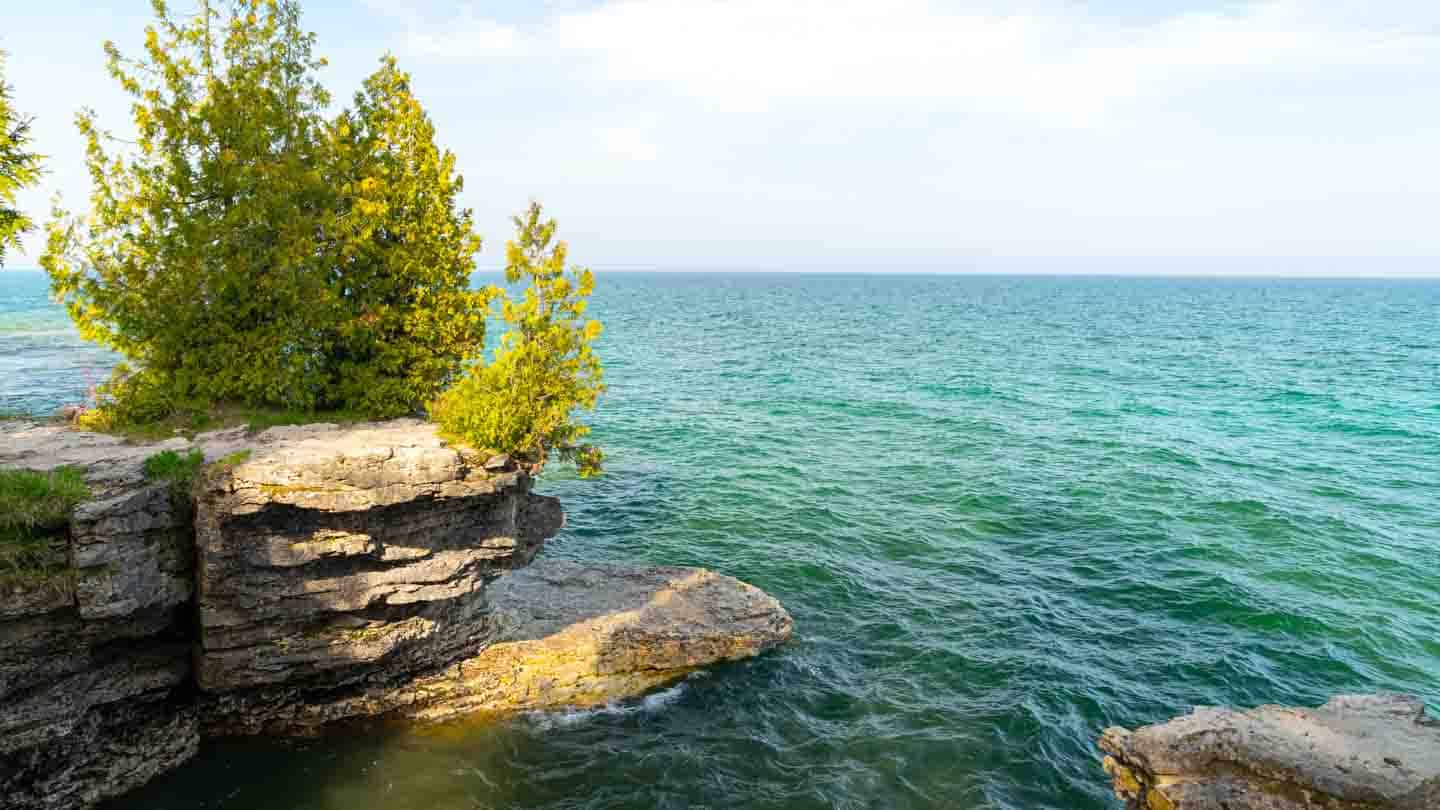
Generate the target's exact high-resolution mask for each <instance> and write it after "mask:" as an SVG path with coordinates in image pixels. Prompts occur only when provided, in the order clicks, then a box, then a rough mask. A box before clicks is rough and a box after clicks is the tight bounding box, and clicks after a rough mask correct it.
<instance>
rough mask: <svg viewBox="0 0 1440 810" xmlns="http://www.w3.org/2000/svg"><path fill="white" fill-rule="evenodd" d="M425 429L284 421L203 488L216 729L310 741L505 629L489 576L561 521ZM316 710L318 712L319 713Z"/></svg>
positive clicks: (203, 570) (202, 654)
mask: <svg viewBox="0 0 1440 810" xmlns="http://www.w3.org/2000/svg"><path fill="white" fill-rule="evenodd" d="M484 461H485V459H483V458H479V459H477V458H472V457H469V456H468V455H467V454H464V453H461V452H460V451H458V450H456V449H455V448H452V447H449V446H446V445H445V444H444V443H443V442H442V441H441V440H440V439H439V438H438V437H437V436H436V435H435V431H434V427H433V426H432V425H429V424H426V423H423V422H418V421H414V420H398V421H395V422H388V423H383V424H367V425H356V426H353V427H344V428H341V427H336V426H333V425H319V426H317V425H308V426H304V427H297V428H275V429H272V430H269V431H266V432H265V433H263V434H261V435H260V436H258V437H256V439H255V441H254V442H253V443H252V447H251V454H250V456H249V458H248V459H246V460H245V461H244V462H242V463H240V464H238V465H235V466H232V467H229V468H228V469H226V470H223V471H220V472H217V473H216V474H214V475H211V476H208V477H207V478H206V480H205V481H204V483H203V485H202V486H201V487H200V488H199V490H198V500H197V518H196V544H197V547H198V549H199V566H198V572H199V588H200V599H199V613H198V615H199V617H200V628H199V629H200V642H201V644H200V651H199V655H198V656H197V675H198V679H199V685H200V687H201V689H202V690H204V691H205V692H207V693H210V697H208V698H207V710H206V712H205V719H206V723H207V724H208V726H209V727H210V728H211V729H212V730H213V731H216V732H242V733H251V732H256V731H261V730H264V731H271V732H276V731H297V730H302V731H303V730H305V729H306V728H309V727H311V726H312V725H314V724H316V723H319V722H327V721H329V720H334V719H339V718H342V717H346V716H349V715H350V714H351V713H363V712H364V711H366V710H365V708H364V707H365V706H366V705H368V703H370V702H373V701H380V702H383V701H384V700H385V697H384V694H385V693H386V692H389V691H392V690H394V689H398V688H403V686H404V683H405V682H406V680H407V679H408V678H409V677H412V676H414V675H416V674H425V673H429V672H433V671H436V670H438V669H441V668H443V667H445V666H448V665H449V664H451V663H453V662H455V661H457V660H460V659H463V658H465V657H468V656H470V655H474V654H475V653H476V652H477V651H478V650H479V649H480V648H481V647H482V646H483V645H484V644H485V643H486V642H488V641H489V640H490V639H491V638H492V637H493V626H492V623H491V622H490V621H489V619H488V610H487V607H486V603H485V584H486V582H487V581H488V580H490V579H492V578H494V577H495V576H497V575H498V574H499V573H500V572H501V571H503V570H505V569H508V568H513V567H516V566H521V565H525V564H527V563H528V562H529V561H530V560H531V559H532V558H533V557H534V556H535V554H536V553H537V552H538V551H539V550H540V547H541V545H542V544H543V543H544V541H545V539H546V538H548V537H550V536H552V535H553V534H555V532H557V531H559V529H560V527H561V525H562V524H563V513H562V512H561V510H560V504H559V502H558V501H556V500H555V499H553V498H545V497H541V496H538V495H533V494H531V492H530V487H531V483H532V479H531V478H530V476H529V475H528V474H525V473H522V472H493V471H489V470H486V469H485V468H484V465H483V462H484ZM306 707H309V708H306Z"/></svg>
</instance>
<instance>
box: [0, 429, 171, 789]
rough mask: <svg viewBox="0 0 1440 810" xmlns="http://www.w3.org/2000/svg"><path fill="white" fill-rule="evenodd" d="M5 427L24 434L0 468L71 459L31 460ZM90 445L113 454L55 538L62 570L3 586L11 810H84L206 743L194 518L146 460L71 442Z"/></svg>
mask: <svg viewBox="0 0 1440 810" xmlns="http://www.w3.org/2000/svg"><path fill="white" fill-rule="evenodd" d="M10 433H11V434H14V435H16V436H17V439H16V441H14V442H0V465H4V466H11V465H16V466H19V465H20V464H23V465H24V466H26V467H30V468H34V469H52V468H54V467H56V466H60V464H63V463H72V460H73V458H74V455H73V453H70V452H68V451H66V452H49V453H39V452H34V450H33V449H32V447H33V445H32V444H31V442H33V441H34V439H35V434H28V435H25V436H24V440H23V441H22V440H21V439H20V438H18V436H19V435H20V434H22V431H21V430H18V429H13V428H12V430H11V431H10ZM44 433H45V429H40V430H39V435H41V436H43V435H44ZM0 438H9V435H3V434H0ZM106 438H108V437H106ZM84 444H88V446H89V447H90V450H87V451H86V452H91V451H96V448H104V449H101V450H98V451H97V452H99V453H100V454H101V455H103V456H104V458H105V459H106V460H105V461H102V462H100V463H97V464H96V465H95V466H94V467H93V468H89V471H88V474H87V483H88V485H89V487H90V489H91V493H92V498H91V499H90V500H88V501H86V502H84V503H82V504H81V505H80V506H79V507H78V508H77V509H76V510H75V514H74V517H73V520H72V525H71V527H70V532H69V534H68V537H60V538H57V541H56V542H57V545H56V554H57V562H58V563H59V565H57V566H56V568H57V569H58V570H53V571H51V570H47V571H44V572H40V573H33V574H30V575H25V576H8V577H6V578H5V579H4V580H3V585H0V795H3V797H4V799H3V802H0V804H3V805H4V806H6V807H33V808H73V807H85V806H88V805H90V804H93V803H95V802H96V801H99V800H101V799H103V798H106V797H109V796H113V795H117V794H119V793H122V792H124V791H126V790H129V789H131V788H134V787H138V786H139V785H141V784H144V783H145V782H146V781H148V780H149V779H151V778H152V777H154V776H155V775H156V774H158V773H162V772H164V771H166V770H169V769H171V768H174V767H176V766H177V765H179V764H181V763H183V762H184V761H185V760H187V759H189V758H190V757H191V756H193V755H194V753H195V751H196V749H197V746H198V745H199V740H200V735H199V725H198V722H197V714H196V711H195V709H194V707H193V706H192V705H191V701H190V698H189V694H190V689H189V683H190V645H189V632H190V616H189V603H190V602H191V595H192V591H193V585H192V581H193V578H192V575H191V568H192V565H191V560H192V559H193V551H192V547H191V542H190V529H189V524H188V515H187V514H186V512H185V510H184V509H183V508H177V505H176V504H175V503H174V502H173V500H172V499H171V497H170V492H169V489H168V488H167V487H165V486H163V485H157V484H150V483H147V482H145V481H144V480H143V478H142V477H141V475H140V474H139V464H140V460H141V458H143V456H140V455H138V454H134V453H133V452H131V451H128V450H125V449H120V448H118V442H117V443H115V445H111V443H110V442H103V441H102V442H93V443H87V442H86V441H85V440H84V439H80V440H78V441H77V442H75V443H74V444H72V445H68V447H70V448H72V449H73V448H77V447H79V446H80V445H84ZM92 457H93V455H92ZM17 462H18V464H17Z"/></svg>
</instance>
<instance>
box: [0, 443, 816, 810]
mask: <svg viewBox="0 0 1440 810" xmlns="http://www.w3.org/2000/svg"><path fill="white" fill-rule="evenodd" d="M163 449H170V450H176V451H178V452H187V451H189V450H192V449H198V450H200V451H201V452H202V453H203V454H204V456H205V459H206V461H207V462H208V464H207V466H206V468H205V469H204V471H203V472H202V474H201V475H200V476H199V479H198V481H197V482H196V484H195V486H194V487H193V490H192V492H191V493H190V495H189V496H188V497H183V496H182V497H179V498H177V497H176V494H175V490H174V488H173V487H171V486H170V485H168V484H164V483H153V482H149V481H146V480H145V478H144V476H143V475H142V474H141V467H142V464H143V461H144V459H145V458H146V457H148V456H150V455H153V454H154V453H156V452H158V451H160V450H163ZM65 465H69V466H75V467H77V468H79V469H82V470H84V471H85V472H86V478H87V483H88V485H89V487H90V490H91V498H90V499H89V500H87V501H86V502H84V503H82V504H81V505H80V506H79V507H78V508H77V509H76V510H75V513H74V517H73V520H72V523H71V525H70V527H69V531H68V533H67V534H66V535H65V536H64V537H61V538H57V543H56V548H57V554H60V555H62V556H63V559H64V560H65V565H64V566H62V567H63V569H64V570H63V573H61V574H59V575H54V576H48V577H45V578H34V579H33V580H24V581H21V582H18V583H16V582H8V581H7V582H5V584H4V585H3V587H0V591H3V592H0V808H10V807H15V808H73V807H85V806H89V805H91V804H94V803H95V802H96V801H98V800H100V799H103V798H105V797H108V796H113V795H116V794H118V793H121V792H124V791H126V790H128V789H131V788H133V787H135V786H138V785H139V784H142V783H144V782H145V781H147V780H148V779H150V778H152V777H154V776H155V775H156V774H158V773H162V772H164V771H166V770H168V769H171V768H173V767H176V766H177V765H179V764H180V763H183V762H184V761H185V760H186V759H188V758H189V757H190V756H192V755H193V754H194V753H195V751H196V749H197V746H198V744H199V741H200V739H201V737H202V735H204V734H249V733H305V734H309V733H317V732H318V731H319V730H320V729H322V728H323V726H324V725H325V724H327V723H330V722H332V721H335V720H339V719H344V718H354V717H366V716H377V715H393V716H397V717H409V718H413V719H417V720H436V719H442V718H448V717H453V716H455V715H457V714H460V713H465V712H473V711H492V712H494V711H498V712H503V711H512V710H516V709H529V708H542V707H547V706H562V705H583V704H593V703H597V702H607V701H610V700H615V699H618V698H622V697H627V696H631V695H635V694H639V693H640V692H643V691H645V690H647V689H649V688H652V687H654V686H656V685H659V684H662V683H665V682H668V681H671V680H674V679H675V678H678V677H681V676H683V675H684V674H686V673H688V672H690V671H692V670H694V669H696V668H698V667H702V666H705V665H707V664H711V663H714V662H717V661H724V660H732V659H736V658H743V657H747V656H751V655H755V654H757V653H759V652H761V651H763V650H765V649H768V648H770V647H772V646H774V645H776V644H778V643H780V642H782V641H784V640H785V639H786V638H788V636H789V634H790V632H791V624H790V618H789V616H788V615H787V614H786V613H785V611H784V609H783V608H782V607H781V606H780V605H779V603H778V602H776V601H775V600H774V599H772V598H770V597H769V596H767V595H765V594H763V593H762V592H760V591H758V590H756V589H754V588H752V587H750V586H748V585H745V584H743V583H740V582H738V581H736V580H733V579H730V578H728V577H722V576H719V575H715V574H712V573H710V572H707V571H703V570H699V569H671V568H654V569H630V568H622V567H616V566H603V565H589V566H582V565H578V564H575V563H566V562H550V563H544V564H541V565H538V566H536V567H535V568H533V569H530V570H527V571H523V572H517V573H515V574H512V575H510V576H509V577H507V578H501V579H499V581H498V582H496V578H497V577H500V575H501V574H502V573H504V572H506V571H508V570H511V569H516V568H520V567H523V566H526V565H528V564H530V563H531V562H532V560H534V558H535V556H536V554H537V553H538V552H539V551H540V549H541V548H542V546H543V544H544V542H545V540H546V539H547V538H549V537H551V536H553V535H554V534H555V533H556V532H557V531H559V529H560V527H561V526H562V524H563V519H564V518H563V514H562V512H561V509H560V504H559V503H558V501H556V500H555V499H553V498H547V497H544V496H540V495H536V494H534V493H532V492H531V487H532V484H533V480H532V478H531V476H530V475H529V474H528V472H527V471H525V470H522V469H518V468H516V467H514V466H513V465H512V464H511V463H510V462H509V460H508V459H505V458H503V457H500V458H493V459H487V458H477V457H473V456H470V455H468V454H466V453H462V452H460V451H458V450H456V449H454V448H451V447H448V446H446V445H445V444H444V443H443V442H441V441H440V440H439V439H438V438H437V437H436V436H435V434H434V432H433V429H432V428H431V427H430V426H429V425H427V424H425V423H422V422H417V421H410V420H401V421H397V422H390V423H383V424H367V425H357V426H350V427H339V426H335V425H308V426H304V427H298V428H273V429H271V430H269V431H266V432H264V433H261V434H258V435H253V436H252V435H248V434H246V433H245V432H244V431H241V430H230V431H223V432H215V433H210V434H202V435H201V436H198V437H196V439H195V440H193V441H189V440H185V439H175V440H171V441H169V442H165V443H163V444H160V445H131V444H126V443H124V442H122V441H120V440H118V439H115V438H113V437H107V436H97V435H95V434H87V433H80V432H75V431H70V430H66V429H63V428H59V427H54V426H34V425H21V424H15V423H11V424H8V425H4V426H0V467H19V468H28V469H38V470H48V469H53V468H56V467H59V466H65Z"/></svg>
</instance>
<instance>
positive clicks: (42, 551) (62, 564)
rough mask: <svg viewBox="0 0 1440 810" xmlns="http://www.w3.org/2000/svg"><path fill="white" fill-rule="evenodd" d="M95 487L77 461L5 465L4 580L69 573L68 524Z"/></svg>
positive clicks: (0, 544)
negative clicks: (39, 468) (47, 466)
mask: <svg viewBox="0 0 1440 810" xmlns="http://www.w3.org/2000/svg"><path fill="white" fill-rule="evenodd" d="M89 495H90V490H89V488H88V487H86V486H85V477H84V475H83V474H82V473H81V472H80V470H78V469H76V468H74V467H60V468H57V469H55V470H51V471H50V472H35V471H34V470H0V581H14V580H17V579H35V578H48V577H52V576H54V575H57V574H61V573H63V572H64V571H65V570H66V569H67V567H68V562H67V560H66V555H65V539H64V531H65V527H66V526H67V525H68V524H69V523H70V513H71V512H72V511H74V509H75V506H76V504H78V503H80V502H81V501H83V500H85V499H86V498H87V497H89Z"/></svg>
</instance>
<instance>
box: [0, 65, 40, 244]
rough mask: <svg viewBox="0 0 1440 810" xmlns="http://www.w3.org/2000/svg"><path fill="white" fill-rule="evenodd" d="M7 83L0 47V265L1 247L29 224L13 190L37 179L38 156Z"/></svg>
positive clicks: (17, 237)
mask: <svg viewBox="0 0 1440 810" xmlns="http://www.w3.org/2000/svg"><path fill="white" fill-rule="evenodd" d="M11 92H12V90H11V87H10V85H9V84H7V83H6V82H5V52H4V51H0V267H4V266H5V251H6V250H7V249H9V248H12V247H14V248H18V247H19V246H20V235H21V234H23V233H26V232H27V231H29V230H30V229H31V228H32V227H33V225H32V223H31V222H30V218H29V217H27V216H25V215H24V214H23V213H21V212H20V211H19V209H17V208H15V197H16V193H17V192H19V191H20V189H22V188H27V187H29V186H32V185H34V184H35V182H36V181H37V180H39V179H40V160H41V158H40V156H39V155H37V154H35V153H34V152H31V151H29V148H30V119H29V118H26V117H24V116H22V115H20V114H19V113H18V112H16V111H15V109H14V107H12V106H11Z"/></svg>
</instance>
